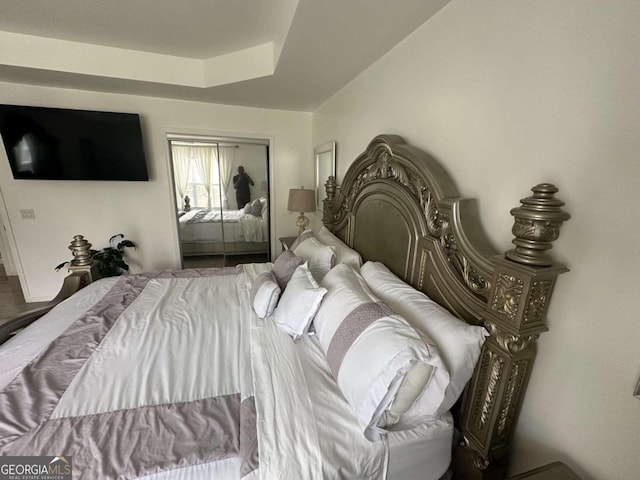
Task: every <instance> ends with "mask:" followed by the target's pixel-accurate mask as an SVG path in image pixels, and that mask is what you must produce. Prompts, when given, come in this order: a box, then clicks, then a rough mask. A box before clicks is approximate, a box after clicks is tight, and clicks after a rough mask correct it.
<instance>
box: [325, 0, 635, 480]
mask: <svg viewBox="0 0 640 480" xmlns="http://www.w3.org/2000/svg"><path fill="white" fill-rule="evenodd" d="M605 3H606V4H605ZM638 25H640V2H638V1H630V0H629V1H623V0H618V1H616V2H601V1H597V0H563V1H554V2H531V1H528V0H485V1H482V2H473V1H468V0H453V1H452V3H451V4H450V5H448V6H447V7H445V8H444V9H443V10H441V11H440V12H439V13H438V14H437V15H436V16H435V17H433V18H432V19H431V20H429V21H428V22H426V24H424V25H423V26H421V27H420V28H419V29H418V30H417V31H415V32H414V33H413V34H412V35H411V36H409V37H408V38H407V39H406V40H405V41H403V42H402V43H401V44H399V45H398V46H397V47H396V48H394V49H393V50H392V51H391V52H389V53H388V54H387V55H386V56H385V57H383V58H382V59H381V60H380V61H378V62H377V63H376V64H374V65H373V66H372V67H370V68H369V69H368V70H367V71H366V72H364V73H363V74H362V75H360V76H359V77H357V78H356V79H355V80H354V81H352V82H351V83H350V84H349V85H348V86H347V87H345V88H344V89H343V90H342V91H340V92H339V93H338V94H336V95H335V96H334V97H333V98H331V99H330V100H329V101H328V102H326V103H325V104H324V105H323V106H322V107H321V108H319V109H318V110H317V111H316V112H314V116H313V144H314V145H318V144H321V143H324V142H326V141H329V140H336V141H337V147H338V158H337V162H338V180H341V179H342V177H343V176H344V172H345V171H346V169H347V167H348V165H349V163H350V162H351V161H352V160H353V159H354V158H355V157H356V156H357V155H358V154H359V153H360V152H361V151H362V150H364V148H365V147H366V145H367V143H368V142H369V140H370V139H371V138H373V136H375V135H376V134H379V133H396V134H400V135H402V136H403V137H404V138H405V139H406V140H407V141H408V142H409V143H412V144H414V145H416V146H419V147H421V148H422V149H424V150H426V151H429V152H430V153H431V154H433V155H435V157H437V158H439V159H440V160H441V161H442V162H444V164H445V165H446V168H447V169H448V170H449V171H450V173H451V174H452V176H453V177H454V178H455V179H456V181H457V184H458V187H459V190H460V192H461V194H462V195H464V196H467V197H475V198H477V199H478V201H479V209H480V215H481V217H482V221H483V223H484V225H485V226H486V228H487V230H488V232H489V235H490V237H491V239H492V241H493V243H494V244H495V246H496V247H497V248H499V249H500V250H507V249H508V248H509V247H510V246H511V244H510V241H511V238H512V236H511V233H510V229H511V225H512V218H511V216H510V215H509V210H510V209H511V208H512V207H514V206H517V205H518V200H519V199H520V198H522V197H524V196H527V195H528V194H529V190H528V189H529V188H530V187H531V186H533V185H535V184H537V183H539V182H553V183H555V184H556V185H558V186H559V188H560V193H559V197H560V198H562V199H563V200H565V201H566V202H567V206H566V209H567V210H568V211H569V212H571V214H572V218H571V220H570V221H569V222H568V223H567V224H565V225H564V227H563V228H562V232H561V235H560V239H559V240H558V241H557V242H556V245H555V246H554V249H553V250H552V253H553V254H554V255H555V258H556V259H558V260H560V261H563V262H565V263H566V264H567V265H568V266H569V267H570V268H571V271H570V272H569V273H566V274H564V275H562V276H561V277H560V278H559V281H558V284H557V288H556V291H555V294H554V298H553V300H552V302H551V308H550V310H549V313H548V325H549V327H550V332H548V333H545V334H543V335H542V337H541V338H540V340H539V342H538V344H539V349H538V357H537V360H536V364H535V366H534V369H533V376H532V378H531V382H530V385H529V390H528V393H527V397H526V399H525V403H524V407H523V412H522V415H521V417H520V421H519V423H518V427H517V433H516V441H515V450H514V454H513V462H512V472H513V473H518V472H520V471H523V470H527V469H530V468H533V467H536V466H539V465H542V464H545V463H548V462H551V461H554V460H564V461H565V462H567V463H568V464H570V465H571V466H573V467H574V468H575V469H576V471H577V472H578V473H579V474H581V475H582V477H583V478H585V479H587V480H588V479H603V480H616V479H617V480H629V479H631V478H637V477H638V475H639V472H640V455H638V446H639V443H638V439H639V438H640V401H639V400H637V399H635V398H634V397H633V396H632V392H633V388H634V386H635V383H636V381H637V379H638V376H639V375H640V350H639V347H638V346H639V345H640V319H639V318H638V311H640V295H638V266H639V265H640V255H639V252H640V248H639V246H638V239H639V238H640V236H639V235H638V234H639V233H640V230H639V225H640V213H639V211H640V209H638V207H637V206H638V204H639V203H640V188H638V186H639V179H640V160H639V159H638V152H640V135H639V134H638V126H639V125H640V95H639V89H638V88H639V85H640V54H639V47H640V28H638Z"/></svg>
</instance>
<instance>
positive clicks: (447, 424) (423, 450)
mask: <svg viewBox="0 0 640 480" xmlns="http://www.w3.org/2000/svg"><path fill="white" fill-rule="evenodd" d="M453 429H454V427H453V417H452V416H451V414H450V413H448V412H447V413H446V414H445V415H443V416H442V417H441V418H440V419H438V420H436V421H434V422H433V423H431V424H429V425H422V426H420V427H418V428H414V429H411V430H401V431H391V432H389V434H388V435H387V441H388V444H389V469H388V473H387V479H388V480H437V479H439V478H441V477H442V476H443V475H444V474H445V472H446V471H447V469H448V468H449V464H450V462H451V446H452V444H453Z"/></svg>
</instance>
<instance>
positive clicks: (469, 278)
mask: <svg viewBox="0 0 640 480" xmlns="http://www.w3.org/2000/svg"><path fill="white" fill-rule="evenodd" d="M326 189H327V198H326V199H325V201H324V218H323V222H324V224H325V225H326V226H327V227H328V228H329V229H330V230H332V231H333V232H335V233H336V234H337V235H338V236H339V237H340V238H342V239H343V240H344V241H345V243H347V244H348V245H350V246H352V247H353V248H355V249H356V250H358V251H359V252H360V253H361V255H362V257H363V260H364V261H367V260H375V261H380V262H383V263H385V264H386V265H387V267H389V268H390V269H391V270H392V271H393V272H394V273H395V274H396V275H398V276H399V277H400V278H402V279H403V280H405V281H406V282H407V283H409V284H411V285H413V286H414V287H415V288H417V289H419V290H421V291H423V292H425V293H426V294H427V295H428V296H430V297H431V298H433V299H434V300H436V301H437V302H439V303H440V304H441V305H443V306H445V307H447V308H448V309H449V310H450V311H451V312H452V313H454V314H456V315H457V316H458V317H460V318H462V319H464V320H466V321H467V322H469V323H473V324H476V325H484V326H485V327H486V328H487V330H488V331H489V332H490V334H491V335H490V337H489V338H488V339H487V342H486V343H485V346H484V348H483V351H482V355H481V357H480V360H479V362H478V365H477V366H476V369H475V373H474V375H473V378H472V379H471V381H470V383H469V385H468V386H467V390H466V392H465V394H464V396H463V398H462V400H461V402H460V407H459V410H458V411H457V412H454V415H455V419H456V427H457V429H458V430H459V432H460V433H461V435H462V437H461V439H460V441H459V443H458V445H457V447H456V450H455V452H454V460H453V469H454V475H455V477H456V478H464V479H474V478H483V479H487V478H504V476H505V474H506V462H507V454H508V452H509V446H510V443H511V439H512V437H513V433H514V425H515V422H516V420H517V417H518V414H519V411H520V407H521V405H522V400H523V398H524V393H525V390H526V387H527V383H528V380H529V376H530V373H531V368H532V366H533V360H534V358H535V354H536V351H535V343H536V339H537V338H538V336H539V334H540V333H542V332H544V331H546V330H547V327H546V325H545V316H546V312H547V308H548V305H549V300H550V298H551V293H552V291H553V288H554V284H555V281H556V277H557V276H558V274H560V273H562V272H565V271H566V268H565V267H564V266H563V265H560V264H557V263H554V262H553V261H552V260H551V258H550V257H549V256H548V255H547V253H546V251H547V250H548V249H550V248H551V242H553V241H554V240H555V239H556V238H557V237H558V234H559V229H560V226H561V225H562V223H563V222H564V221H565V220H567V219H568V218H569V214H567V213H566V212H564V211H563V210H562V209H561V207H562V205H564V203H563V202H562V201H560V200H558V199H556V198H555V197H554V194H555V193H556V192H557V191H558V189H557V188H555V187H554V186H553V185H551V184H540V185H537V186H535V187H533V189H532V190H533V195H532V196H531V197H528V198H525V199H523V200H521V203H522V205H521V206H520V207H518V208H514V209H513V210H511V214H512V215H513V216H514V217H515V223H514V226H513V230H512V231H513V234H514V235H515V238H514V240H513V243H514V244H515V245H516V248H515V249H513V250H510V251H508V252H507V253H506V254H499V252H497V251H495V250H494V249H493V247H492V246H491V245H490V243H489V241H488V240H487V237H486V235H485V233H484V231H483V229H482V228H481V226H480V224H479V222H478V216H477V213H476V206H475V202H474V201H473V200H470V199H464V198H460V197H459V195H458V192H457V189H456V187H455V185H454V183H453V181H452V180H451V178H450V176H449V175H448V174H447V173H446V171H445V170H444V169H443V168H442V166H441V165H440V164H439V163H438V162H437V161H436V160H435V159H433V158H432V157H431V156H430V155H428V154H427V153H425V152H423V151H421V150H419V149H417V148H414V147H412V146H410V145H407V144H405V142H404V140H403V139H402V138H401V137H399V136H397V135H380V136H378V137H376V138H374V139H373V140H372V141H371V143H370V144H369V146H368V147H367V149H366V151H365V152H364V153H363V154H361V155H360V156H359V157H358V158H357V159H356V160H355V162H354V163H353V164H352V165H351V166H350V167H349V170H348V171H347V173H346V175H345V178H344V182H343V183H342V185H341V186H337V185H336V181H335V178H334V177H330V178H329V181H328V182H327V184H326Z"/></svg>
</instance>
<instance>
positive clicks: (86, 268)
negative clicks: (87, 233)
mask: <svg viewBox="0 0 640 480" xmlns="http://www.w3.org/2000/svg"><path fill="white" fill-rule="evenodd" d="M69 250H71V253H72V254H73V260H71V265H69V271H70V272H72V273H77V274H86V277H85V281H86V282H87V283H91V282H94V281H96V280H97V279H98V278H100V274H99V273H98V269H97V265H96V262H95V261H94V260H92V258H91V244H90V243H89V242H88V241H87V240H86V239H85V238H84V236H82V235H75V236H74V237H73V240H72V241H71V243H70V244H69Z"/></svg>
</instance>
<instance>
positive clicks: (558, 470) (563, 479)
mask: <svg viewBox="0 0 640 480" xmlns="http://www.w3.org/2000/svg"><path fill="white" fill-rule="evenodd" d="M520 479H526V480H581V479H580V477H579V476H578V475H576V474H575V473H573V470H571V469H570V468H569V467H567V466H566V465H565V464H564V463H562V462H553V463H550V464H549V465H545V466H543V467H539V468H535V469H533V470H529V471H528V472H525V473H521V474H520V475H516V476H515V477H509V480H520Z"/></svg>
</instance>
